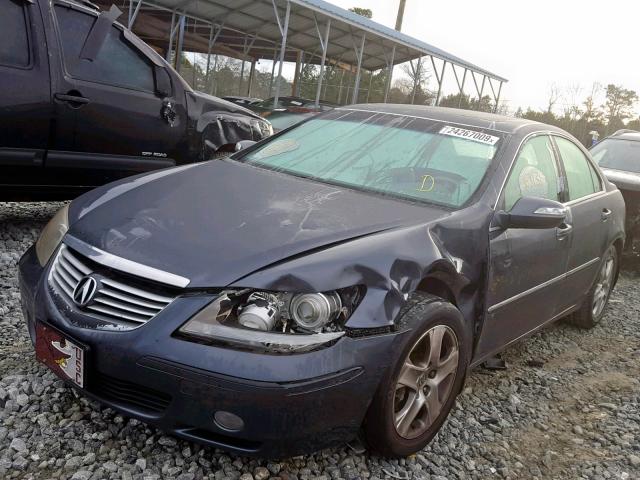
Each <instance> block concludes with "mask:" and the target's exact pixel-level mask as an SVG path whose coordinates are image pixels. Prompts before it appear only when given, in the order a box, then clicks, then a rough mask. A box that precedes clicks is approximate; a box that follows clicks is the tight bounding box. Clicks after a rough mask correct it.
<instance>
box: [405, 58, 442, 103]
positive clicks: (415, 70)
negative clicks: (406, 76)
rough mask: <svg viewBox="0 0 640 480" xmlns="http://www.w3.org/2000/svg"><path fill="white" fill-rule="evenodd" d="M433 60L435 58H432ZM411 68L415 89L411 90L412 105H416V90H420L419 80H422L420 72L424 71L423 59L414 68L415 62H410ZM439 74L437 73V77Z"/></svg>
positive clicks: (419, 59)
mask: <svg viewBox="0 0 640 480" xmlns="http://www.w3.org/2000/svg"><path fill="white" fill-rule="evenodd" d="M432 60H433V58H432ZM409 67H411V72H413V88H412V89H411V105H413V104H414V102H415V100H416V90H417V89H418V80H420V78H419V75H420V70H421V69H422V57H420V58H418V65H417V66H415V67H414V66H413V60H410V61H409ZM437 76H438V73H437V72H436V77H437Z"/></svg>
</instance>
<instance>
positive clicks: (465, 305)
mask: <svg viewBox="0 0 640 480" xmlns="http://www.w3.org/2000/svg"><path fill="white" fill-rule="evenodd" d="M490 212H491V209H490V208H489V207H486V206H484V207H483V206H479V205H475V206H473V207H470V208H469V209H467V210H466V211H464V212H458V214H456V215H455V218H454V217H445V218H443V219H442V220H439V221H436V222H433V223H427V224H423V225H418V226H411V227H403V228H397V229H391V230H386V231H382V232H377V233H374V234H371V235H367V236H364V237H360V238H357V239H355V240H353V241H350V242H346V243H342V244H340V245H336V246H332V247H329V248H327V249H324V250H320V251H317V252H315V253H312V254H310V255H303V256H296V257H295V258H292V259H290V260H288V261H287V260H284V261H282V262H279V263H278V264H276V265H272V266H270V267H269V268H267V269H262V270H260V271H257V272H254V273H253V274H251V275H248V276H246V277H244V278H242V279H240V280H238V281H237V282H236V283H235V284H233V286H234V287H238V288H240V287H242V288H256V289H264V290H275V291H315V292H322V291H329V290H334V289H338V288H346V287H349V286H353V285H363V286H365V287H366V289H367V293H366V295H365V298H364V299H363V301H362V303H361V304H360V305H359V306H358V308H357V310H356V311H355V312H354V314H353V315H352V316H351V317H350V318H349V320H348V322H347V324H346V326H347V327H348V328H350V329H370V328H379V327H390V326H393V325H394V324H395V322H397V320H398V314H399V312H400V310H401V309H402V307H403V306H404V305H405V304H406V303H407V301H408V299H409V297H410V295H411V293H413V292H415V291H417V290H423V291H430V289H431V287H432V285H435V283H436V282H439V283H438V285H441V284H442V283H444V284H445V285H446V288H447V289H448V291H450V292H451V294H452V296H453V298H451V299H448V300H451V301H452V302H453V303H455V305H456V306H457V307H458V308H459V309H460V311H461V312H462V314H463V316H464V317H465V319H466V320H467V322H468V324H469V325H470V328H475V326H476V322H477V321H478V319H479V318H481V315H480V312H481V311H482V305H483V295H482V292H483V291H484V290H483V288H482V287H483V286H484V284H485V282H486V259H487V252H488V235H486V234H485V235H479V234H478V233H477V232H479V231H484V232H487V231H488V224H489V221H490ZM479 224H481V225H482V227H485V226H486V227H487V228H479ZM476 237H477V238H476ZM445 244H446V245H447V249H445V248H444V245H445ZM432 293H433V292H432ZM472 331H473V330H472Z"/></svg>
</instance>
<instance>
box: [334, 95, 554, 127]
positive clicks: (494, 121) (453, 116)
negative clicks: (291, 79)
mask: <svg viewBox="0 0 640 480" xmlns="http://www.w3.org/2000/svg"><path fill="white" fill-rule="evenodd" d="M338 108H339V109H352V110H364V111H371V112H379V113H390V114H392V115H408V116H413V117H420V118H428V119H432V120H438V121H442V122H451V123H457V124H459V125H467V126H470V127H477V128H486V129H490V130H496V131H500V132H503V133H509V134H513V133H516V132H517V131H519V130H521V129H523V127H533V128H528V129H526V130H527V131H529V130H536V129H539V130H547V131H557V132H562V133H563V134H565V135H566V132H565V131H564V130H562V129H560V128H558V127H554V126H553V125H547V124H546V123H540V122H536V121H533V120H528V119H525V118H518V117H508V116H506V115H496V114H494V113H486V112H478V111H475V110H461V109H457V108H447V107H428V106H425V105H404V104H390V103H366V104H365V103H362V104H356V105H346V106H343V107H338Z"/></svg>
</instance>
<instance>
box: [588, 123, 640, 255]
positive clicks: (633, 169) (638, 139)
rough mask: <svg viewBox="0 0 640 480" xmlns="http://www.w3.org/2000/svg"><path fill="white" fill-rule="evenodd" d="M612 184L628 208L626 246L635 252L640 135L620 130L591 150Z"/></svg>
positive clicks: (639, 225) (639, 227) (639, 229)
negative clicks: (620, 193)
mask: <svg viewBox="0 0 640 480" xmlns="http://www.w3.org/2000/svg"><path fill="white" fill-rule="evenodd" d="M591 155H593V159H594V160H595V161H596V162H597V163H598V164H599V165H600V168H601V169H602V173H604V174H605V175H606V176H607V178H608V179H609V181H610V182H611V183H613V184H615V185H616V186H617V187H618V189H619V190H620V192H622V196H623V197H624V201H625V204H626V206H627V216H626V226H625V229H626V232H627V241H626V246H627V248H628V249H629V250H633V245H634V240H636V239H638V238H640V132H636V131H634V130H618V131H617V132H616V133H614V134H613V135H611V136H609V137H607V138H605V139H604V140H602V141H601V142H600V143H598V144H597V145H595V146H594V147H593V148H592V149H591Z"/></svg>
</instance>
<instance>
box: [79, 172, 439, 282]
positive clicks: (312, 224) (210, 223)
mask: <svg viewBox="0 0 640 480" xmlns="http://www.w3.org/2000/svg"><path fill="white" fill-rule="evenodd" d="M448 214H449V213H448V212H447V211H445V210H442V209H438V208H433V207H428V206H423V205H415V204H410V203H407V202H402V201H399V200H393V199H389V198H384V197H381V196H376V195H370V194H365V193H360V192H357V191H353V190H349V189H344V188H340V187H335V186H331V185H327V184H323V183H319V182H314V181H310V180H305V179H301V178H297V177H294V176H291V175H286V174H282V173H278V172H272V171H269V170H265V169H262V168H258V167H254V166H250V165H245V164H241V163H238V162H235V161H232V160H216V161H211V162H206V163H202V164H196V165H190V166H187V167H179V168H176V169H173V170H162V171H159V172H154V173H152V174H150V175H146V176H138V177H132V178H130V179H125V180H123V181H120V182H117V183H114V184H111V185H107V186H105V187H103V188H102V189H100V191H99V192H94V193H90V194H87V195H86V196H83V197H80V198H79V199H78V200H77V201H76V202H74V204H73V205H72V209H71V222H72V225H71V228H70V231H69V233H70V234H71V235H73V236H75V237H77V238H79V239H80V240H82V241H84V242H86V243H89V244H90V245H93V246H95V247H98V248H100V249H102V250H104V251H106V252H109V253H111V254H114V255H117V256H120V257H123V258H126V259H128V260H132V261H135V262H139V263H142V264H144V265H148V266H150V267H154V268H157V269H161V270H164V271H167V272H170V273H173V274H176V275H180V276H183V277H186V278H188V279H190V280H191V282H190V283H189V287H223V286H226V285H229V284H231V283H233V282H234V281H237V280H238V279H240V278H242V277H244V276H246V275H249V274H251V273H252V272H254V271H256V270H259V269H262V268H265V267H267V266H269V265H271V264H274V263H277V262H281V261H282V260H285V259H288V258H290V257H295V256H297V255H300V254H302V253H304V252H307V251H310V250H317V249H322V248H324V247H328V246H332V245H336V244H339V243H341V242H345V241H348V240H352V239H355V238H358V237H362V236H367V235H371V234H373V233H376V232H381V231H385V230H389V229H392V228H396V227H400V226H407V225H417V224H426V223H428V222H430V221H433V220H435V219H437V218H442V217H444V216H447V215H448Z"/></svg>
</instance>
